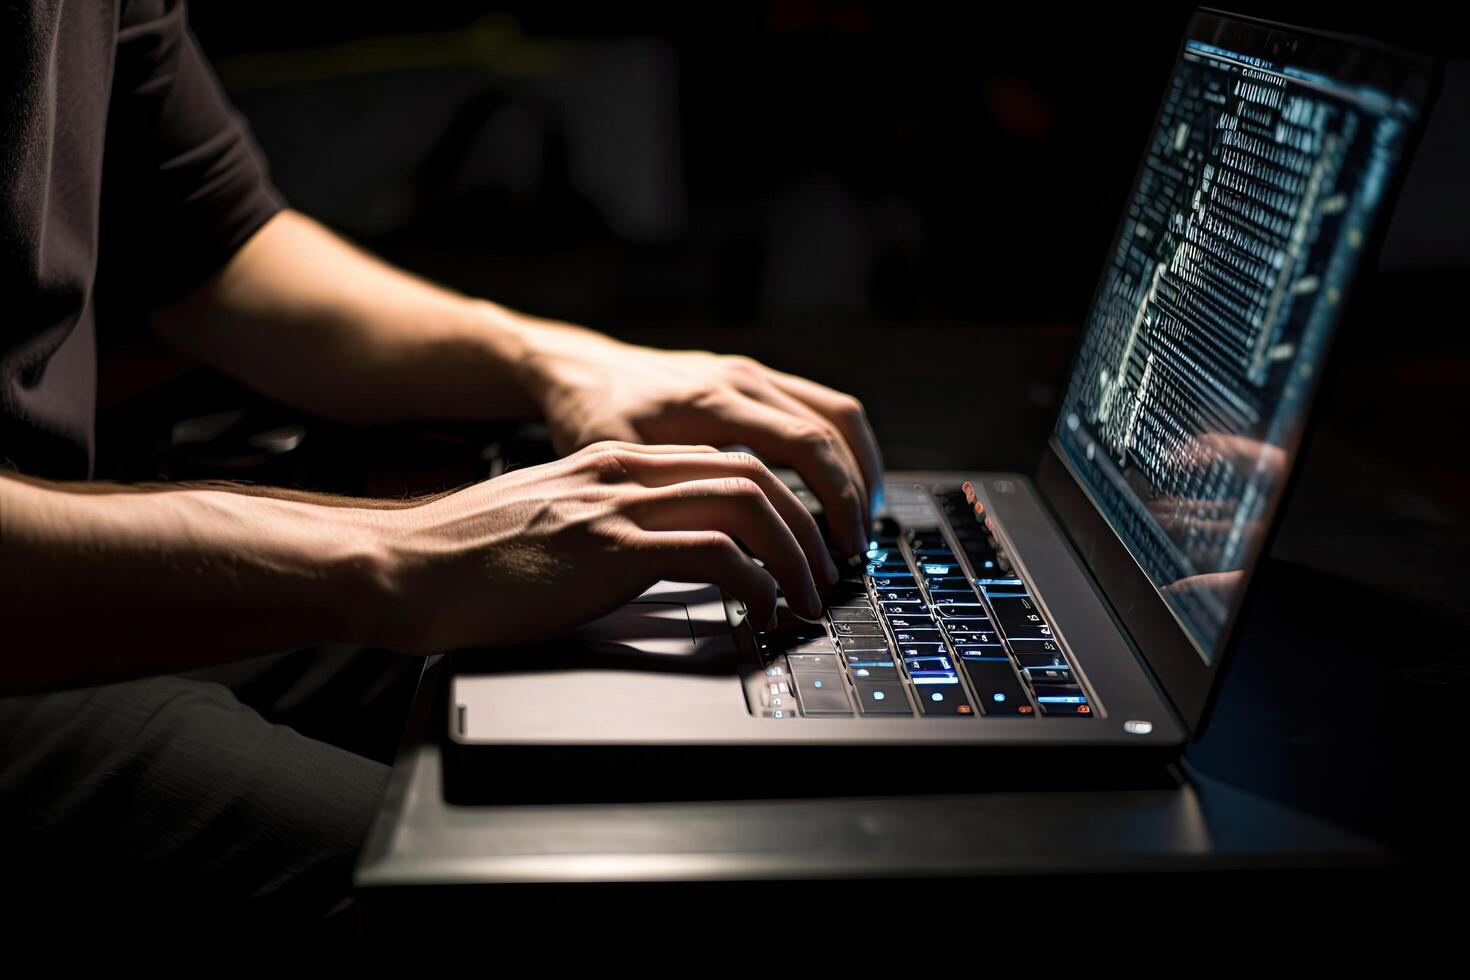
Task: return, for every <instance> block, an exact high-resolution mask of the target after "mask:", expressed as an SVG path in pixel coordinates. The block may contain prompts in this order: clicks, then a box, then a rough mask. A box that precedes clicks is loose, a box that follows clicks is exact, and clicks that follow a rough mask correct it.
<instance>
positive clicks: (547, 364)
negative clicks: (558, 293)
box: [479, 300, 620, 412]
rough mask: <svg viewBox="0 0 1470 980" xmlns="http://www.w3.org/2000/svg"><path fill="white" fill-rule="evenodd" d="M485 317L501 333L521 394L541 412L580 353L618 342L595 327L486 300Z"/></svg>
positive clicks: (618, 343)
mask: <svg viewBox="0 0 1470 980" xmlns="http://www.w3.org/2000/svg"><path fill="white" fill-rule="evenodd" d="M479 302H481V303H482V304H483V305H484V306H485V307H486V308H487V309H486V311H485V315H486V317H487V318H488V319H489V320H490V322H491V323H492V324H493V325H494V329H495V330H496V331H497V332H499V333H500V335H501V336H502V338H503V339H502V341H501V344H502V348H501V349H502V351H503V352H504V354H503V356H504V359H505V361H506V363H508V364H510V365H511V371H512V374H513V376H514V378H515V381H516V385H517V387H518V388H519V389H520V391H521V393H522V394H523V395H524V397H525V398H526V399H527V400H528V401H530V402H531V403H532V404H534V405H535V406H537V408H539V409H541V410H542V411H543V412H544V410H545V406H546V404H547V402H548V401H549V400H550V399H551V397H552V396H553V395H554V393H555V392H556V391H557V390H558V389H560V388H561V387H563V386H564V385H566V384H567V383H568V380H569V379H568V375H569V373H574V372H575V367H576V364H577V362H578V360H579V359H580V358H581V357H585V355H586V353H587V352H588V351H589V350H592V349H595V348H598V347H615V346H619V345H620V342H619V341H616V340H614V339H613V338H611V337H608V336H606V335H605V334H600V333H598V332H596V331H595V330H589V329H588V328H586V327H580V326H577V325H575V324H570V323H562V322H560V321H556V320H544V319H541V318H539V317H533V316H527V315H526V314H523V313H516V312H514V311H512V310H508V309H505V308H504V307H501V306H497V305H496V304H494V303H490V302H488V301H485V300H481V301H479Z"/></svg>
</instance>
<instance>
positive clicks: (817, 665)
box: [786, 653, 842, 674]
mask: <svg viewBox="0 0 1470 980" xmlns="http://www.w3.org/2000/svg"><path fill="white" fill-rule="evenodd" d="M786 663H787V666H788V667H789V668H790V670H791V672H792V673H793V674H802V673H811V672H812V671H819V672H826V671H836V670H841V669H842V665H841V664H840V663H838V661H837V654H836V653H831V654H826V655H820V656H818V655H807V654H801V655H798V654H791V655H789V656H787V658H786Z"/></svg>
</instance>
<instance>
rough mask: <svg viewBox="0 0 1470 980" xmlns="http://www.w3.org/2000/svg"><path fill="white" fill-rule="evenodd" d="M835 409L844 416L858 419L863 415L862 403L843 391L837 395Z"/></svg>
mask: <svg viewBox="0 0 1470 980" xmlns="http://www.w3.org/2000/svg"><path fill="white" fill-rule="evenodd" d="M837 411H838V413H839V414H841V415H842V416H843V417H844V418H849V419H860V418H862V417H863V403H862V402H861V401H859V400H858V399H857V398H855V397H853V396H852V395H849V394H845V393H844V394H841V395H838V396H837Z"/></svg>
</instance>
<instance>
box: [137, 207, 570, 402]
mask: <svg viewBox="0 0 1470 980" xmlns="http://www.w3.org/2000/svg"><path fill="white" fill-rule="evenodd" d="M153 325H154V328H155V330H156V331H157V332H158V334H159V335H160V336H161V337H162V338H163V339H164V340H166V341H167V342H169V343H170V344H171V345H173V346H175V347H178V348H180V349H182V350H184V351H186V352H188V353H190V354H192V355H194V356H196V357H198V358H199V359H201V360H203V361H204V362H206V363H208V364H210V365H212V366H214V367H216V368H218V369H220V370H222V371H224V372H225V373H227V374H230V375H232V376H234V377H236V378H238V379H240V380H241V381H243V382H245V383H246V384H248V385H250V386H251V387H253V388H255V389H257V390H259V391H261V392H263V393H265V394H267V395H269V396H271V397H273V398H276V399H277V400H280V401H283V402H285V403H287V404H293V405H297V406H299V407H302V408H305V409H308V410H310V411H313V412H315V413H317V414H320V415H324V416H327V417H330V418H338V419H342V420H344V421H352V422H394V421H404V420H411V419H462V420H494V419H511V418H525V417H531V416H533V415H534V414H535V411H536V406H535V403H534V399H533V397H532V393H531V389H532V388H533V387H534V385H533V383H532V381H531V379H530V377H529V373H530V372H531V371H532V370H533V364H534V362H535V358H533V357H530V356H529V348H530V347H531V346H532V345H533V340H534V338H537V337H539V336H541V335H548V334H552V333H558V334H565V333H566V332H567V331H568V330H569V329H570V328H565V327H560V326H558V325H554V324H545V323H544V322H542V321H537V320H534V319H532V318H529V317H525V316H522V315H520V314H517V313H514V312H512V311H510V310H507V309H504V308H503V307H499V306H496V305H495V304H493V303H489V302H486V301H483V300H475V299H470V298H468V297H465V296H462V295H459V294H457V293H454V292H452V291H450V290H447V289H443V288H441V287H438V286H435V285H433V284H432V283H428V282H425V281H424V280H421V279H418V278H416V277H414V276H411V275H409V274H407V273H404V272H401V271H399V270H397V269H394V268H392V267H391V266H389V265H387V264H386V263H383V262H381V261H379V260H378V259H376V258H373V257H372V256H370V255H367V254H366V253H364V252H361V251H359V250H358V249H356V248H354V247H352V246H351V245H349V244H347V243H346V242H344V241H343V240H342V239H340V238H338V237H337V236H336V235H333V234H332V233H331V232H330V231H328V230H326V229H325V228H323V227H321V226H320V225H318V224H316V223H315V222H313V221H311V220H310V219H308V218H306V217H304V216H302V215H300V214H297V213H295V212H291V211H286V212H282V213H281V214H279V215H277V216H276V217H275V218H273V219H272V220H271V221H270V222H268V223H267V224H266V225H265V226H264V227H263V228H262V229H261V230H260V231H259V232H257V233H256V235H255V236H254V237H253V238H251V240H250V241H249V242H247V243H246V244H245V246H244V247H243V248H241V250H240V251H239V252H238V253H237V254H236V255H235V256H234V257H233V258H232V259H231V260H230V262H229V263H228V264H227V265H226V266H225V267H224V268H223V269H222V270H221V271H220V272H219V273H218V274H217V275H216V276H215V277H213V278H212V279H211V280H210V281H209V282H207V283H205V284H204V285H203V286H202V287H200V288H199V289H197V290H196V291H195V292H194V293H192V294H190V295H189V296H187V297H185V298H184V299H183V300H181V301H179V302H178V303H175V304H173V305H172V306H170V307H167V308H165V309H163V310H160V311H158V312H157V313H156V314H155V315H154V317H153ZM578 333H583V332H581V331H578Z"/></svg>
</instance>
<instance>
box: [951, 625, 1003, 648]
mask: <svg viewBox="0 0 1470 980" xmlns="http://www.w3.org/2000/svg"><path fill="white" fill-rule="evenodd" d="M943 626H944V631H945V632H946V633H948V634H949V636H950V639H952V640H953V641H954V642H956V643H960V642H969V643H982V644H985V645H987V646H994V645H996V644H997V643H999V642H1000V636H999V635H998V634H997V633H996V632H995V627H994V626H993V625H991V623H990V622H989V621H988V620H976V619H946V620H943Z"/></svg>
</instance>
